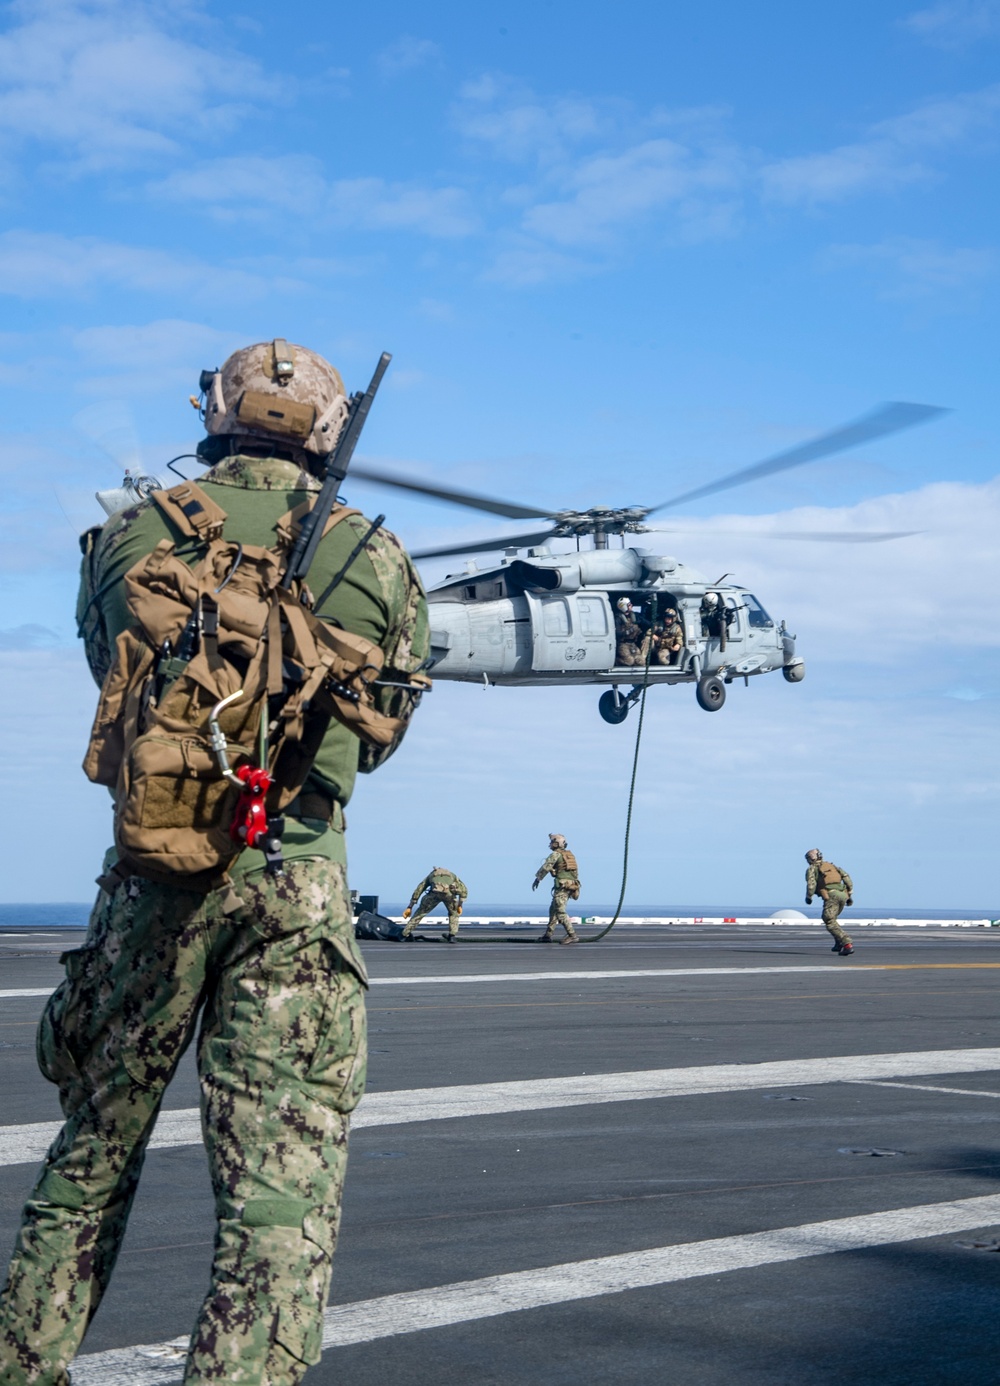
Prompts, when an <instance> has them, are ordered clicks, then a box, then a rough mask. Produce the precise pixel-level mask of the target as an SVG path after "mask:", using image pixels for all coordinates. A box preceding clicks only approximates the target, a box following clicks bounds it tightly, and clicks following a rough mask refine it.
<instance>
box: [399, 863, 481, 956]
mask: <svg viewBox="0 0 1000 1386" xmlns="http://www.w3.org/2000/svg"><path fill="white" fill-rule="evenodd" d="M421 895H423V897H424V898H423V899H422V900H421V901H420V904H419V905H417V912H416V914H414V913H413V906H414V905H416V904H417V899H418V898H419V896H421ZM468 896H469V892H468V889H467V887H466V885H465V882H464V881H462V880H459V878H458V877H457V876H456V875H455V873H454V871H449V870H447V868H446V867H444V866H435V867H433V869H432V870H430V871H429V872H428V873H427V875H426V876H425V877H424V879H423V880H422V881H421V882H420V884H419V885H418V886H417V888H416V890H414V892H413V894H412V895H411V896H410V903H409V904H408V905H407V907H406V909H405V910H404V911H403V918H404V919H405V920H406V924H405V926H404V928H403V937H404V938H406V939H408V938H409V937H410V935H411V934H412V933H413V930H414V929H415V928H416V927H417V925H418V924H419V923H420V921H421V920H422V919H423V917H424V915H425V914H430V912H431V910H433V909H436V908H437V906H438V905H444V907H445V909H446V910H447V911H448V932H447V934H442V935H441V937H442V938H445V939H447V941H448V942H449V943H457V942H458V917H459V915H460V914H461V913H462V904H463V902H464V901H465V900H467V899H468Z"/></svg>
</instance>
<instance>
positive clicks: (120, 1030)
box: [0, 339, 428, 1386]
mask: <svg viewBox="0 0 1000 1386" xmlns="http://www.w3.org/2000/svg"><path fill="white" fill-rule="evenodd" d="M382 369H384V366H383V367H382ZM378 378H380V377H378ZM376 385H377V379H375V380H373V384H372V387H370V389H369V392H368V395H367V396H356V397H354V400H352V401H348V399H347V398H346V395H345V392H344V386H343V382H342V381H341V378H340V376H339V375H338V373H337V372H336V371H335V370H334V369H333V367H332V366H331V365H330V364H329V363H328V362H327V361H325V360H323V358H322V357H320V356H317V355H315V354H314V353H313V352H311V351H307V350H305V349H303V348H301V347H293V346H291V345H290V344H289V343H287V342H285V341H284V340H283V339H277V340H275V341H274V342H267V343H260V344H258V345H256V346H251V347H246V348H244V349H243V350H241V351H237V352H236V353H235V354H234V355H232V356H231V357H230V358H229V359H228V360H227V361H226V363H225V364H224V365H223V367H222V369H221V371H215V372H204V373H203V375H202V381H201V388H202V392H203V394H204V397H205V399H204V405H203V415H202V416H203V418H204V420H205V426H206V429H207V431H208V433H209V435H210V436H209V437H208V438H206V439H205V440H204V442H203V443H202V444H201V445H200V446H199V453H200V454H201V456H202V458H203V459H204V460H205V461H206V462H207V463H208V464H209V470H208V471H207V472H206V473H204V475H203V476H202V477H200V478H199V481H198V484H197V485H195V484H194V483H185V484H184V485H182V486H175V487H172V488H171V489H170V490H167V491H155V492H153V493H152V495H151V496H150V498H149V499H147V500H144V501H143V502H141V503H139V504H136V505H134V506H133V507H132V508H131V509H127V510H125V511H123V512H120V513H118V514H116V515H114V516H113V517H112V518H111V519H109V520H108V521H107V523H106V524H105V525H104V526H103V528H98V529H94V530H91V531H89V532H88V534H86V535H85V536H84V539H83V541H82V546H83V549H84V561H83V585H82V593H81V600H80V605H79V607H78V614H79V622H80V629H81V633H82V634H83V636H84V639H85V642H86V651H87V657H88V661H89V664H90V667H91V671H92V672H93V674H94V676H95V678H96V679H97V681H98V683H102V682H103V689H102V694H101V702H100V705H99V712H98V718H97V721H96V722H95V727H94V732H93V733H92V738H91V745H90V750H89V751H88V756H87V762H86V768H87V770H88V773H89V774H90V775H91V778H93V779H96V780H97V781H98V782H99V783H103V784H108V785H109V786H110V787H111V788H112V792H113V797H114V799H115V843H116V847H115V852H114V853H111V854H109V857H108V858H106V860H105V871H104V874H103V875H102V876H101V878H100V881H99V884H100V886H101V893H100V894H99V896H98V899H97V903H96V905H95V906H94V911H93V913H92V915H91V919H90V926H89V930H88V933H87V938H86V941H85V943H84V945H83V947H82V948H79V949H76V950H75V951H73V952H70V953H68V954H66V955H65V956H64V962H65V965H66V980H65V981H64V982H63V983H62V985H61V986H60V987H59V988H58V989H57V990H56V992H55V993H54V994H53V996H52V997H51V999H50V1000H49V1002H48V1004H47V1005H46V1007H45V1011H44V1013H43V1015H42V1019H41V1022H40V1026H39V1033H38V1055H39V1063H40V1066H41V1069H42V1072H43V1074H44V1076H45V1077H46V1078H48V1079H49V1080H50V1081H51V1082H53V1083H55V1084H57V1085H58V1088H59V1096H60V1101H61V1104H62V1109H63V1113H64V1115H65V1118H66V1121H65V1125H64V1126H63V1128H62V1130H61V1131H60V1133H59V1134H58V1135H57V1136H56V1138H55V1141H54V1142H53V1144H52V1146H51V1148H50V1150H49V1152H48V1155H47V1156H46V1159H45V1162H44V1164H43V1166H42V1169H41V1172H40V1174H39V1177H38V1179H37V1181H36V1183H35V1187H34V1189H33V1191H32V1193H31V1196H30V1198H29V1200H28V1202H27V1204H26V1206H25V1209H24V1214H23V1218H22V1223H21V1230H20V1232H19V1234H18V1238H17V1243H16V1245H15V1249H14V1254H13V1259H12V1261H11V1264H10V1270H9V1274H8V1278H7V1283H6V1288H5V1290H4V1293H3V1298H2V1300H0V1383H2V1384H3V1386H68V1383H69V1380H70V1378H69V1375H68V1367H69V1364H70V1363H71V1361H72V1359H73V1357H74V1355H75V1353H76V1352H77V1350H78V1348H79V1346H80V1343H81V1341H82V1339H83V1336H84V1333H85V1332H86V1330H87V1327H88V1324H89V1323H90V1321H91V1319H92V1318H93V1316H94V1314H95V1313H96V1312H97V1308H98V1306H99V1304H100V1302H101V1298H102V1296H103V1294H104V1292H105V1290H106V1289H107V1285H108V1281H109V1279H110V1276H111V1273H112V1271H113V1269H114V1265H115V1262H116V1260H117V1258H118V1253H119V1250H120V1247H121V1243H122V1238H123V1236H124V1234H125V1227H126V1223H127V1221H128V1216H129V1211H130V1209H131V1206H132V1201H133V1198H134V1196H135V1192H136V1188H137V1185H138V1182H139V1174H140V1171H141V1168H142V1163H143V1158H144V1156H145V1152H146V1147H147V1144H148V1142H149V1138H150V1136H151V1134H152V1132H153V1127H154V1124H155V1122H156V1117H157V1113H158V1112H159V1109H160V1104H161V1102H162V1101H163V1096H164V1092H165V1089H166V1087H167V1084H168V1083H169V1081H170V1079H171V1078H172V1077H173V1075H174V1073H175V1071H176V1069H177V1065H178V1063H179V1061H180V1059H181V1056H182V1055H183V1054H184V1052H185V1050H186V1049H187V1047H188V1045H189V1044H190V1043H191V1040H192V1039H193V1037H194V1034H195V1029H196V1026H197V1024H198V1020H199V1014H200V1017H201V1023H200V1031H199V1034H198V1040H197V1054H198V1072H199V1077H200V1082H201V1089H202V1101H201V1109H202V1130H203V1135H204V1140H205V1146H206V1149H207V1153H208V1161H209V1165H210V1168H211V1174H212V1184H213V1188H214V1192H215V1215H216V1230H215V1251H214V1260H213V1266H212V1273H211V1282H210V1285H209V1289H208V1293H207V1296H206V1298H205V1300H204V1302H203V1304H202V1306H201V1309H200V1311H199V1314H198V1318H197V1322H196V1324H195V1328H194V1332H193V1334H192V1337H191V1344H190V1351H189V1354H188V1358H187V1365H186V1369H185V1372H184V1382H185V1383H187V1386H195V1384H197V1386H207V1383H212V1386H218V1383H219V1382H227V1383H237V1384H238V1383H246V1386H250V1384H251V1383H253V1386H259V1384H260V1383H262V1382H267V1383H268V1386H296V1383H298V1382H299V1381H300V1380H301V1378H302V1376H303V1375H304V1374H305V1371H306V1369H307V1367H308V1366H309V1365H310V1364H312V1363H315V1362H318V1361H319V1359H320V1349H321V1342H322V1328H323V1309H324V1307H325V1305H326V1301H327V1292H328V1288H329V1283H330V1272H331V1262H332V1257H333V1251H334V1245H335V1243H336V1238H337V1226H338V1221H339V1216H340V1204H341V1193H342V1188H343V1182H344V1173H345V1169H346V1164H347V1135H348V1125H349V1120H350V1113H351V1111H352V1110H353V1108H354V1107H355V1106H356V1104H357V1102H358V1100H359V1098H360V1097H361V1094H362V1092H363V1091H364V1084H365V1055H366V1051H365V1007H364V989H365V987H366V985H367V981H366V976H365V967H364V963H363V961H362V958H361V956H360V954H359V953H358V951H357V948H356V946H355V943H354V938H353V930H352V927H351V910H350V904H349V900H348V893H347V881H346V869H347V868H346V855H345V850H344V815H343V809H344V805H345V804H346V803H347V801H348V799H349V798H350V795H351V790H352V788H353V785H354V780H355V776H356V775H357V773H358V771H359V770H360V771H362V772H364V773H367V772H369V771H372V770H375V769H377V768H378V766H379V765H380V764H381V763H382V762H383V761H384V760H385V759H386V758H387V756H389V755H391V753H392V751H393V750H394V749H395V747H396V746H397V745H398V743H399V741H400V739H401V738H402V735H403V733H404V731H405V729H406V724H407V722H408V720H409V716H410V714H411V712H412V710H413V707H414V704H415V701H416V698H415V696H414V694H415V692H416V690H417V688H418V687H419V684H420V679H421V676H420V675H419V673H418V672H417V671H419V670H420V668H421V667H422V665H423V663H424V662H425V660H426V656H427V652H428V637H427V612H426V605H425V601H424V596H423V591H422V589H421V586H420V580H419V578H418V577H417V575H416V572H415V570H414V568H413V566H412V564H411V562H410V559H409V557H408V555H407V554H406V552H405V550H404V549H403V547H402V545H401V544H400V543H399V541H398V540H397V539H396V538H395V537H394V536H393V535H392V534H390V533H388V532H387V531H386V530H384V529H381V528H379V527H378V525H377V524H372V523H370V522H369V521H368V520H366V519H365V518H364V517H363V516H362V515H360V514H359V513H358V512H357V511H355V510H348V509H346V508H345V507H343V506H340V505H336V504H335V505H334V506H333V509H332V511H331V512H330V518H329V519H328V520H327V522H326V523H325V524H322V523H320V530H319V535H320V537H319V539H318V547H317V548H316V549H315V551H314V557H313V558H312V560H311V563H309V562H307V561H306V560H305V557H304V555H305V553H306V552H307V549H308V545H307V544H305V543H304V542H303V541H304V540H305V538H306V536H307V535H308V533H309V528H310V527H309V525H308V523H306V524H303V521H304V517H305V516H306V514H307V513H308V512H309V511H310V510H311V508H312V507H313V506H316V507H317V511H316V513H317V515H318V516H321V515H322V513H323V511H322V508H321V507H322V505H323V503H324V501H325V499H327V498H329V499H331V500H332V498H333V497H334V496H335V494H336V482H337V480H338V479H339V477H340V476H342V472H341V473H339V474H338V473H337V468H336V466H335V465H333V464H332V463H331V457H333V462H334V463H335V462H336V461H337V459H338V458H339V457H340V453H336V454H335V444H336V443H337V440H338V438H340V437H341V436H342V437H343V438H344V439H345V440H346V441H347V443H350V445H351V446H353V439H354V438H355V437H356V427H357V426H359V425H357V420H358V419H359V418H363V416H364V415H363V413H360V414H359V404H360V403H363V401H364V399H365V398H368V399H369V402H370V396H371V395H372V394H373V392H374V388H375V387H376ZM194 402H195V404H196V405H198V404H199V401H198V400H197V399H195V400H194ZM348 451H349V449H348V448H347V447H346V446H345V449H344V453H343V459H344V465H345V466H346V462H347V460H348ZM328 464H330V466H329V473H330V475H329V476H328V478H327V482H326V485H325V486H323V487H322V488H321V482H320V477H321V476H324V475H325V474H326V473H327V470H328ZM316 523H317V522H316V521H314V522H313V530H315V526H316ZM296 555H298V560H299V563H300V565H301V566H300V567H299V568H298V569H296V567H295V564H294V563H293V562H292V560H293V559H295V558H296ZM305 568H308V570H309V574H308V576H309V587H308V588H306V586H305V576H304V569H305ZM296 572H297V573H298V574H299V576H295V574H296ZM283 576H284V577H285V578H287V579H288V581H287V582H286V581H283V580H282V577H283ZM312 593H318V594H320V595H319V596H318V597H316V598H313V597H312ZM168 597H169V599H170V600H169V601H168ZM171 601H172V602H173V606H171V605H170V602H171ZM158 623H159V624H158ZM164 623H165V624H164ZM154 629H155V630H157V631H158V632H159V633H158V634H157V637H156V639H155V640H154V639H153V638H152V634H151V632H152V631H153V630H154ZM164 629H166V630H167V631H168V634H164ZM352 652H353V653H352ZM304 670H305V671H309V670H312V671H313V672H314V673H316V677H315V680H314V682H312V683H311V684H308V685H307V684H303V683H301V682H297V681H296V680H297V678H298V677H299V676H300V675H301V674H302V672H303V671H304ZM379 671H383V672H384V683H379V682H377V680H381V679H382V678H383V672H379ZM310 677H312V674H310ZM349 680H351V682H350V683H349ZM372 680H376V682H374V683H373V682H372ZM220 683H221V684H222V685H223V687H224V688H226V687H228V693H227V696H226V698H225V699H224V700H223V701H225V702H226V703H227V704H230V705H231V706H227V707H226V709H225V711H222V702H221V701H220V702H218V703H216V704H215V706H214V707H213V701H214V700H215V699H217V698H222V694H221V693H220V692H219V685H220ZM424 683H425V684H426V680H424ZM306 687H308V688H309V692H308V697H306V696H305V695H304V693H303V691H302V690H303V689H304V688H306ZM192 710H193V712H192ZM194 714H197V716H194ZM137 717H139V718H140V721H139V723H138V725H137V724H136V718H137ZM211 718H214V719H215V723H214V734H213V740H212V741H211V742H209V738H208V736H207V734H206V733H207V730H208V728H209V727H210V726H211V721H210V719H211ZM220 719H221V721H220ZM151 726H152V727H153V728H154V730H155V733H156V734H155V735H145V733H146V731H148V730H149V728H150V727H151ZM171 737H174V738H175V741H171ZM372 737H374V738H375V739H372ZM279 738H280V739H279ZM359 738H363V739H360V740H359ZM150 743H155V744H153V745H150ZM175 746H176V747H177V748H180V750H181V752H182V753H181V754H180V755H179V756H178V757H177V758H176V759H175V761H173V762H170V764H169V765H168V764H167V763H166V762H165V756H166V753H167V751H170V750H171V748H172V747H175ZM145 752H149V753H150V754H151V755H152V754H153V753H155V755H156V756H159V757H160V759H159V760H158V761H155V763H153V762H151V761H150V760H149V759H148V757H147V759H146V760H145V761H143V755H144V754H145ZM220 752H221V754H220ZM228 756H232V758H233V765H234V766H236V770H238V771H241V772H245V775H246V778H245V779H244V778H241V777H240V776H238V775H237V774H236V773H235V772H232V771H230V772H229V774H228V775H227V774H226V771H227V768H228ZM213 757H214V759H213ZM192 758H193V763H192ZM126 771H127V773H126ZM119 772H121V773H119ZM142 775H145V780H144V785H145V793H144V797H143V798H142V799H141V800H140V801H138V802H137V801H136V799H135V796H134V794H133V788H134V786H135V783H136V777H137V776H138V777H141V776H142ZM224 776H225V778H224ZM251 781H253V783H255V784H256V785H257V786H258V787H259V788H260V790H261V796H262V797H261V798H260V799H259V800H257V801H256V802H252V795H251V792H250V789H249V784H250V782H251ZM265 781H267V782H268V783H267V784H265ZM237 783H239V784H240V785H242V788H241V789H240V788H237V787H236V786H237ZM265 794H266V795H267V798H266V799H265V798H264V797H263V796H264V795H265ZM206 803H207V804H209V805H210V806H214V807H210V808H208V809H206V808H205V805H206ZM272 806H273V811H274V816H272ZM255 810H256V811H258V812H259V814H260V817H255ZM171 814H173V815H174V816H173V817H171V816H170V815H171ZM184 815H186V817H184ZM279 815H280V816H279ZM181 819H183V821H181ZM262 825H266V831H263V837H262V839H261V841H258V839H257V834H258V829H261V828H262ZM281 825H283V834H284V835H283V838H282V837H281V833H282V826H281ZM241 833H242V837H241ZM157 834H159V835H157ZM182 838H183V840H184V842H185V843H186V844H187V847H188V848H190V851H191V852H192V853H195V851H196V849H197V852H201V853H202V854H203V856H207V857H208V858H210V859H211V860H212V861H214V862H216V864H219V863H221V867H220V869H218V870H216V869H215V868H214V866H213V868H212V869H206V870H204V871H201V873H200V874H198V873H197V872H194V867H193V862H194V861H195V860H202V857H198V856H197V855H192V856H189V857H184V858H182V857H181V856H180V855H178V853H179V851H180V849H179V847H178V846H177V844H178V842H179V841H180V840H181V839H182ZM157 844H158V845H157ZM171 844H172V845H171ZM257 846H260V848H261V850H263V851H265V860H266V864H265V860H262V859H261V857H260V856H259V855H258V852H257V850H251V849H252V848H253V849H256V847H257ZM156 850H159V851H161V852H162V854H163V855H162V857H161V858H159V859H157V860H158V862H159V865H158V866H157V867H156V868H155V869H154V867H151V866H150V864H149V862H150V855H149V854H153V855H155V851H156ZM171 851H173V852H174V855H173V856H171V855H170V854H169V853H170V852H171ZM213 853H214V854H215V855H214V856H213ZM144 854H146V855H144Z"/></svg>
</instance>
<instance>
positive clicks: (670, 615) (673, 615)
mask: <svg viewBox="0 0 1000 1386" xmlns="http://www.w3.org/2000/svg"><path fill="white" fill-rule="evenodd" d="M663 619H664V620H665V621H676V620H677V612H676V611H675V610H674V608H673V607H672V606H668V607H667V609H666V611H665V612H664V613H663Z"/></svg>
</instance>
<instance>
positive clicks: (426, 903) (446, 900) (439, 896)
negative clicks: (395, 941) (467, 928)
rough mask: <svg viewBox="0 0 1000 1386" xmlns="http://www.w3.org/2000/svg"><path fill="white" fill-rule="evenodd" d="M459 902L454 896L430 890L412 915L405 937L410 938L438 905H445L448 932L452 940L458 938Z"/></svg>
mask: <svg viewBox="0 0 1000 1386" xmlns="http://www.w3.org/2000/svg"><path fill="white" fill-rule="evenodd" d="M458 903H459V902H458V901H456V900H455V897H454V896H453V895H448V894H445V892H444V891H440V890H428V891H426V892H425V893H424V896H423V899H422V900H421V901H420V903H419V904H418V905H417V909H416V913H415V914H411V915H410V917H409V919H408V920H407V921H406V924H405V925H404V927H403V937H404V938H409V937H410V935H411V934H412V933H413V930H414V929H415V928H416V927H417V925H418V924H419V923H420V921H421V920H422V919H423V917H424V915H426V914H430V912H431V910H433V909H436V908H437V906H438V905H444V907H445V909H446V910H447V911H448V932H449V934H451V936H452V938H457V937H458V919H459V915H458Z"/></svg>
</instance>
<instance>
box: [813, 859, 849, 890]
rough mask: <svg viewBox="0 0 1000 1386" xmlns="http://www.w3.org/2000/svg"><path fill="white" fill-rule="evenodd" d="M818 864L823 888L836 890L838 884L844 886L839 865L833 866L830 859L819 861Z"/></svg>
mask: <svg viewBox="0 0 1000 1386" xmlns="http://www.w3.org/2000/svg"><path fill="white" fill-rule="evenodd" d="M818 866H819V878H820V883H821V884H822V886H823V888H824V889H825V890H836V888H837V887H838V886H845V884H846V883H845V881H844V877H843V874H842V873H841V870H840V867H839V866H834V864H833V862H832V861H821V862H819V863H818Z"/></svg>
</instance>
